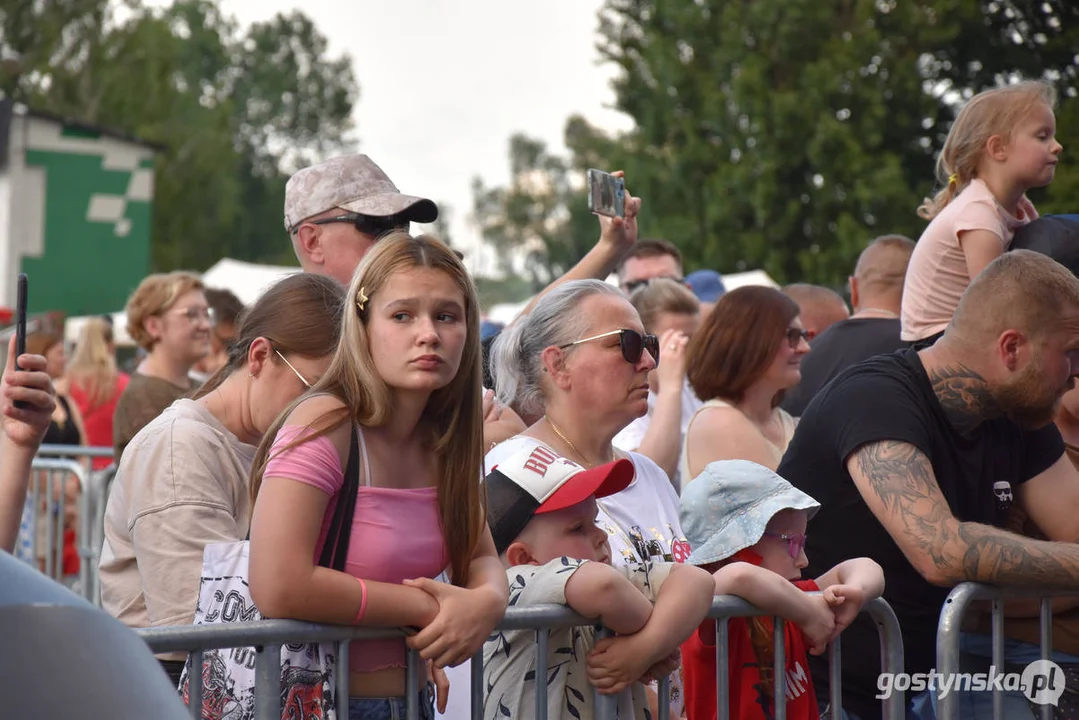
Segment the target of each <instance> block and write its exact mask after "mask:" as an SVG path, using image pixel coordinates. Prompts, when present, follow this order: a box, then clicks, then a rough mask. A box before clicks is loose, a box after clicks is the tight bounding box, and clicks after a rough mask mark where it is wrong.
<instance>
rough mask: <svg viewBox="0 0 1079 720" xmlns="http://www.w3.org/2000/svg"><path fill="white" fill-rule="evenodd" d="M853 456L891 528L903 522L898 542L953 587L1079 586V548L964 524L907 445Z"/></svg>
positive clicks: (865, 449) (868, 448)
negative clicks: (970, 582) (969, 584)
mask: <svg viewBox="0 0 1079 720" xmlns="http://www.w3.org/2000/svg"><path fill="white" fill-rule="evenodd" d="M854 458H855V459H856V464H857V471H858V472H859V474H861V475H862V477H863V478H865V480H866V482H868V484H869V487H870V489H871V491H872V492H873V493H874V494H876V496H877V498H879V500H880V502H881V503H882V504H883V505H884V507H885V510H886V511H887V513H888V515H890V516H891V517H892V519H893V522H892V523H888V524H887V525H886V526H891V527H892V528H893V529H894V528H895V522H898V532H899V534H901V535H902V536H903V537H902V538H900V537H895V539H896V541H897V544H899V545H900V547H901V548H903V550H904V552H905V553H906V554H907V555H911V554H914V553H919V554H923V555H924V556H925V557H928V558H929V559H930V560H931V561H932V563H933V565H934V566H935V567H936V568H937V570H938V573H939V577H940V578H941V579H942V580H946V581H947V582H948V584H954V583H959V582H963V581H965V580H973V581H976V582H984V583H996V584H1006V585H1018V584H1026V585H1037V586H1054V587H1067V588H1075V587H1079V546H1077V545H1075V544H1072V543H1053V542H1046V541H1040V540H1033V539H1030V538H1026V537H1023V536H1021V535H1015V534H1013V533H1010V532H1007V531H1006V530H1001V529H999V528H996V527H992V526H990V525H981V524H978V523H972V522H959V521H958V520H957V519H956V518H955V516H954V515H952V512H951V508H950V507H949V506H948V501H947V500H946V499H945V497H944V494H943V493H942V492H941V490H940V486H939V485H938V484H937V481H936V478H935V477H934V475H933V468H932V466H931V465H930V463H929V459H928V458H927V457H926V456H925V455H924V454H923V453H922V452H921V451H920V450H918V449H917V448H916V447H914V446H913V445H911V444H910V443H904V442H897V441H884V442H878V443H871V444H869V445H864V446H862V447H861V448H859V449H858V450H857V451H856V452H855V453H854ZM890 532H891V531H890ZM892 534H893V535H895V533H894V532H892ZM901 540H903V541H905V542H900V541H901Z"/></svg>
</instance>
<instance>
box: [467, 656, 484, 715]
mask: <svg viewBox="0 0 1079 720" xmlns="http://www.w3.org/2000/svg"><path fill="white" fill-rule="evenodd" d="M471 673H472V677H471V678H470V680H471V682H470V685H471V686H472V687H471V693H472V694H471V696H470V697H474V698H477V697H478V698H481V697H483V648H480V649H479V650H478V651H477V652H476V654H475V655H473V656H472V669H471ZM472 720H483V703H472Z"/></svg>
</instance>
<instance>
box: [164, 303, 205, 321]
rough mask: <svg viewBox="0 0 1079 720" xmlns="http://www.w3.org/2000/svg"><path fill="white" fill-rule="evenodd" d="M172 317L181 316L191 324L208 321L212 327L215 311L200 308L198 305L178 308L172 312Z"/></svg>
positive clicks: (170, 312)
mask: <svg viewBox="0 0 1079 720" xmlns="http://www.w3.org/2000/svg"><path fill="white" fill-rule="evenodd" d="M169 314H171V315H181V316H183V317H186V318H187V319H188V321H189V322H198V321H199V320H206V321H207V322H209V323H210V324H211V325H212V324H213V322H214V310H213V308H208V307H199V306H198V305H192V306H191V307H186V308H176V309H174V310H170V311H169Z"/></svg>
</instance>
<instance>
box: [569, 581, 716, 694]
mask: <svg viewBox="0 0 1079 720" xmlns="http://www.w3.org/2000/svg"><path fill="white" fill-rule="evenodd" d="M713 591H714V583H713V581H712V578H711V577H710V576H709V575H708V573H706V572H705V571H704V570H701V569H700V568H697V567H693V566H692V565H675V566H673V567H672V568H671V569H670V574H669V575H668V576H667V579H666V581H664V583H663V585H662V586H661V587H660V589H659V593H658V594H657V595H656V606H655V609H654V610H652V616H651V617H650V618H649V619H648V622H647V623H646V624H645V626H644V627H643V628H641V630H640V631H639V632H637V633H634V634H632V635H624V636H621V637H615V638H604V639H602V640H599V641H598V642H597V643H596V646H595V649H593V650H592V652H590V653H589V654H588V679H589V681H591V683H592V684H593V685H594V686H595V687H596V688H597V689H598V690H600V692H603V693H616V692H620V691H621V690H623V689H624V688H626V687H628V686H629V685H630V684H632V683H634V682H637V680H639V679H640V678H641V676H642V675H644V674H645V672H647V671H648V669H649V668H650V667H652V665H654V664H655V663H656V662H658V661H659V660H660V659H662V658H664V657H666V656H667V655H669V654H670V653H672V652H673V651H674V650H675V649H676V648H677V647H678V646H679V645H681V644H682V642H684V641H685V639H686V638H688V637H689V636H690V634H691V633H693V631H694V630H696V629H697V626H698V625H700V623H701V621H702V620H704V617H705V615H707V614H708V610H709V608H710V607H711V606H712V595H713ZM638 595H640V593H639V592H638ZM642 597H643V596H642Z"/></svg>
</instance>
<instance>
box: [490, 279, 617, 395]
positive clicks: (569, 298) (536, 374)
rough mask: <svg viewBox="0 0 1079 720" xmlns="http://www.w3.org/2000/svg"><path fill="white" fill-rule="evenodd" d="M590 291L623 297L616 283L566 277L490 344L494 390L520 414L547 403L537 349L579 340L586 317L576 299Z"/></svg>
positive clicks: (588, 294) (542, 349) (587, 322)
mask: <svg viewBox="0 0 1079 720" xmlns="http://www.w3.org/2000/svg"><path fill="white" fill-rule="evenodd" d="M590 295H612V296H614V297H619V298H623V299H624V298H625V295H623V294H622V291H620V290H619V289H618V288H616V287H614V286H612V285H609V284H607V283H605V282H603V281H602V280H570V281H569V282H565V283H562V284H561V285H559V286H558V287H556V288H555V289H553V290H551V291H550V292H548V293H547V294H546V295H544V296H543V297H542V298H540V301H539V302H538V303H536V307H534V308H533V309H532V312H530V313H529V314H528V315H525V316H523V317H520V318H518V319H517V321H516V322H515V323H513V324H512V325H511V326H510V327H508V328H506V329H505V330H503V331H502V333H501V334H500V335H499V336H498V338H496V339H495V342H494V345H493V346H492V347H491V366H492V372H493V374H494V376H495V394H496V396H497V397H498V399H499V401H501V402H502V403H504V404H506V405H510V406H512V407H513V408H515V409H516V410H517V412H518V413H519V414H522V415H525V416H534V415H542V414H543V409H544V407H545V406H546V402H545V400H546V398H545V397H544V388H543V385H542V382H541V380H540V378H541V375H542V373H543V360H542V358H541V354H542V353H543V351H544V349H545V348H548V347H550V346H552V345H554V346H559V345H566V344H568V343H571V342H573V341H574V340H580V339H581V335H582V334H583V333H585V332H586V331H587V330H588V326H589V318H587V317H585V316H583V315H582V314H581V303H582V302H583V301H584V299H585V298H587V297H589V296H590Z"/></svg>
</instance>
